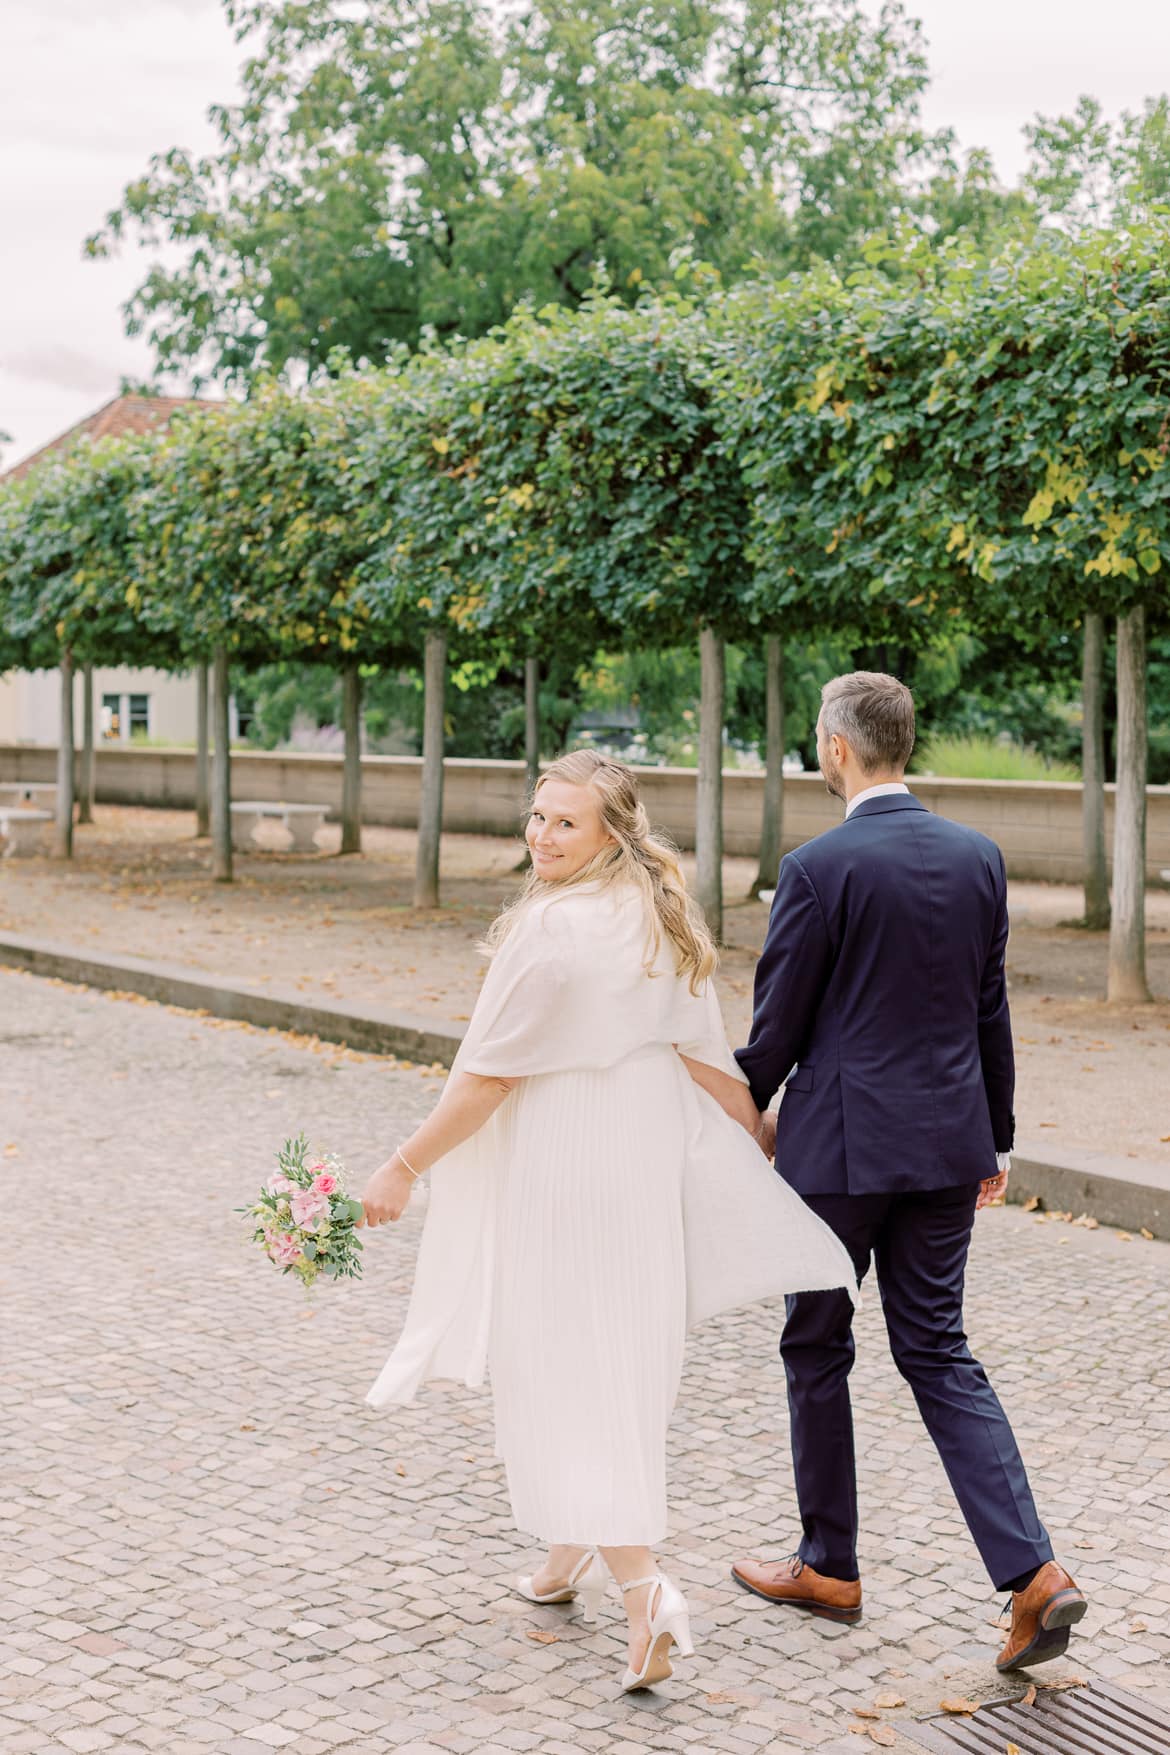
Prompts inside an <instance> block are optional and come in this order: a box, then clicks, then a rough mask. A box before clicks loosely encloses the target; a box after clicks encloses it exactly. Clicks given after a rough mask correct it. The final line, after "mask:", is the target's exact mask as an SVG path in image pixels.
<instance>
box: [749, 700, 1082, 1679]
mask: <svg viewBox="0 0 1170 1755" xmlns="http://www.w3.org/2000/svg"><path fill="white" fill-rule="evenodd" d="M821 701H822V704H821V713H820V717H819V719H818V721H817V754H818V757H819V760H820V766H821V772H822V774H823V775H824V778H825V782H826V784H827V786H828V788H829V791H830V792H832V793H834V794H836V796H837V797H838V798H841V799H843V800H844V801H845V821H844V822H843V823H842V824H840V825H839V826H838V827H837V828H834V829H830V830H829V831H828V832H827V833H826V834H823V835H819V836H818V837H817V838H816V839H815V840H813V841H810V842H808V843H807V844H806V845H805V846H803V847H801V848H800V849H799V850H798V851H797V852H795V853H790V854H788V856H787V857H786V858H785V859H784V861H783V862H782V864H781V867H780V877H779V881H778V887H777V890H776V897H775V901H774V902H773V904H772V913H771V919H770V921H769V925H768V935H767V940H766V942H765V944H764V949H763V953H762V955H761V957H760V962H759V967H758V969H757V971H756V985H755V1010H754V1015H753V1018H752V1032H751V1040H750V1041H749V1043H748V1045H747V1047H746V1048H741V1049H740V1050H739V1051H738V1053H737V1055H736V1058H737V1060H738V1061H739V1063H740V1065H741V1066H742V1068H743V1070H744V1072H745V1073H746V1074H747V1077H748V1080H749V1082H750V1084H751V1092H752V1096H753V1097H754V1099H755V1101H756V1103H757V1105H758V1106H759V1108H760V1109H764V1108H765V1107H766V1105H767V1104H768V1103H769V1102H770V1101H771V1099H772V1097H773V1096H774V1095H775V1092H776V1090H777V1088H778V1087H779V1086H780V1085H781V1084H782V1085H783V1086H784V1101H783V1103H782V1105H781V1108H780V1113H779V1117H778V1121H777V1136H776V1165H777V1169H778V1170H779V1171H780V1173H781V1174H782V1175H783V1176H784V1177H785V1178H786V1179H787V1181H788V1182H789V1183H791V1185H792V1187H793V1188H795V1189H796V1190H797V1192H798V1193H799V1194H801V1195H802V1196H803V1197H804V1199H805V1201H806V1202H807V1204H808V1205H809V1206H811V1207H812V1209H813V1211H814V1212H816V1213H819V1214H820V1216H821V1217H822V1218H823V1219H824V1220H825V1221H826V1223H827V1224H828V1225H829V1226H831V1228H832V1229H833V1230H834V1231H835V1232H836V1233H837V1235H838V1237H840V1238H841V1240H842V1242H843V1243H844V1244H845V1246H846V1248H847V1249H848V1250H849V1252H850V1254H851V1255H852V1257H853V1260H854V1263H855V1265H856V1268H857V1276H858V1280H859V1281H860V1280H861V1278H862V1277H863V1276H864V1275H865V1273H866V1272H867V1270H868V1269H869V1266H870V1263H871V1261H872V1262H873V1265H874V1268H875V1271H876V1275H877V1283H878V1290H879V1293H880V1295H881V1302H882V1311H883V1314H884V1316H885V1320H886V1328H887V1330H888V1333H889V1340H890V1349H891V1351H892V1353H893V1356H894V1362H895V1364H896V1365H897V1367H898V1370H899V1371H900V1372H901V1373H902V1375H903V1377H905V1378H906V1380H907V1382H908V1383H909V1384H910V1387H911V1389H912V1390H913V1392H914V1397H915V1400H916V1401H917V1403H918V1410H919V1413H920V1414H921V1415H922V1418H923V1420H924V1422H925V1424H926V1429H927V1431H928V1432H929V1433H930V1436H931V1438H932V1439H933V1441H934V1444H935V1446H936V1447H937V1449H938V1453H939V1456H940V1457H941V1459H942V1462H943V1466H944V1468H945V1469H946V1471H947V1475H948V1477H949V1479H950V1483H951V1488H952V1490H953V1492H954V1494H955V1497H956V1498H957V1499H958V1501H959V1505H960V1507H961V1508H962V1511H963V1515H964V1517H965V1518H966V1520H967V1525H968V1527H969V1529H970V1531H971V1534H972V1536H973V1537H974V1540H975V1543H976V1546H977V1547H978V1549H979V1552H980V1554H981V1556H982V1558H983V1562H984V1565H985V1566H986V1567H987V1570H988V1572H989V1573H990V1574H991V1579H992V1583H993V1584H994V1585H995V1587H996V1588H997V1589H999V1590H1010V1591H1011V1592H1012V1624H1011V1632H1010V1634H1009V1635H1008V1639H1007V1643H1006V1645H1005V1646H1004V1648H1003V1651H1002V1652H1001V1653H1000V1656H999V1658H998V1660H997V1662H998V1667H999V1669H1001V1670H1010V1669H1016V1668H1021V1667H1024V1666H1028V1665H1032V1664H1039V1663H1044V1662H1046V1661H1047V1660H1048V1659H1049V1658H1054V1657H1059V1656H1060V1654H1061V1653H1062V1652H1063V1651H1064V1650H1065V1648H1066V1646H1067V1645H1068V1639H1069V1631H1068V1630H1069V1628H1070V1626H1072V1625H1073V1624H1074V1623H1075V1622H1077V1621H1079V1620H1080V1619H1081V1617H1082V1616H1083V1615H1084V1613H1085V1607H1086V1604H1085V1599H1084V1597H1083V1596H1082V1595H1081V1592H1080V1591H1079V1590H1078V1589H1077V1587H1076V1585H1075V1584H1074V1582H1073V1580H1072V1579H1071V1578H1070V1577H1069V1575H1068V1573H1067V1572H1065V1571H1064V1569H1063V1568H1062V1567H1060V1566H1058V1565H1057V1563H1056V1561H1055V1560H1054V1559H1053V1556H1052V1546H1051V1543H1050V1542H1049V1539H1048V1535H1047V1532H1046V1531H1045V1529H1044V1526H1043V1525H1042V1524H1041V1522H1040V1519H1039V1517H1038V1516H1037V1513H1036V1507H1035V1504H1034V1503H1033V1499H1032V1493H1031V1489H1030V1487H1029V1485H1028V1477H1027V1475H1026V1473H1025V1471H1024V1465H1023V1462H1022V1461H1021V1459H1020V1453H1019V1450H1018V1449H1017V1447H1016V1441H1015V1438H1014V1437H1013V1436H1012V1430H1011V1427H1010V1426H1009V1425H1008V1422H1007V1418H1006V1416H1005V1414H1004V1411H1003V1409H1002V1408H1001V1406H1000V1404H999V1400H998V1398H997V1397H996V1395H995V1392H994V1390H993V1389H992V1388H991V1386H990V1384H989V1383H988V1381H987V1378H986V1376H985V1374H984V1371H983V1368H982V1366H981V1365H979V1364H978V1362H977V1361H976V1360H975V1359H973V1358H972V1356H971V1352H970V1349H969V1348H968V1346H967V1339H966V1335H965V1333H964V1330H963V1274H964V1269H965V1267H966V1263H967V1250H968V1246H969V1244H970V1241H971V1230H972V1225H973V1223H974V1218H975V1213H976V1210H977V1208H979V1207H981V1206H984V1205H986V1204H987V1202H988V1201H989V1200H991V1199H993V1198H994V1197H995V1196H996V1195H997V1194H999V1193H1001V1192H1002V1191H1003V1189H1004V1188H1005V1187H1006V1184H1007V1176H1008V1168H1009V1159H1008V1153H1009V1151H1010V1149H1011V1145H1012V1136H1013V1129H1014V1116H1013V1114H1012V1096H1013V1088H1014V1082H1015V1071H1014V1063H1013V1056H1012V1038H1011V1026H1010V1023H1009V1020H1008V1003H1007V984H1006V978H1005V974H1004V948H1005V946H1006V944H1007V936H1008V914H1007V879H1006V875H1005V871H1004V862H1003V855H1002V854H1001V853H1000V851H999V848H998V847H996V845H995V843H994V842H993V841H990V840H988V839H987V838H986V837H985V836H983V835H980V834H977V833H975V831H974V830H971V829H966V828H962V827H960V826H959V825H958V824H956V823H951V822H948V821H946V820H945V819H943V818H941V817H936V816H934V815H933V814H932V813H931V812H930V811H928V810H927V809H926V807H925V806H924V805H922V804H920V803H919V801H918V800H917V799H916V798H915V797H914V796H913V795H912V794H911V793H910V792H909V790H908V789H907V787H906V785H905V783H904V781H903V778H902V776H903V773H904V771H905V767H906V763H907V761H908V760H909V758H910V752H911V750H912V748H913V746H914V705H913V701H912V699H911V696H910V691H909V689H907V688H906V687H905V686H904V685H903V684H902V683H900V682H898V681H897V679H896V678H895V677H892V676H884V675H880V674H876V673H873V672H870V671H855V672H853V674H852V675H849V676H839V677H835V678H834V680H833V681H832V682H830V683H827V684H826V685H825V688H824V690H823V691H822V697H821ZM787 1311H788V1319H787V1322H786V1324H785V1328H784V1334H783V1338H782V1340H781V1343H780V1352H781V1355H782V1357H783V1360H784V1367H785V1372H786V1374H787V1379H788V1405H789V1416H790V1422H791V1429H792V1459H793V1466H794V1468H795V1472H796V1491H797V1497H798V1499H799V1502H800V1515H801V1522H802V1525H803V1528H804V1535H803V1539H802V1541H801V1543H800V1547H799V1549H798V1550H797V1552H796V1554H794V1555H793V1556H792V1557H791V1558H789V1559H786V1560H781V1561H771V1562H768V1561H759V1560H740V1561H737V1562H736V1564H735V1565H734V1566H733V1568H732V1576H733V1577H734V1578H735V1579H736V1580H737V1581H738V1582H739V1583H740V1584H741V1585H743V1586H744V1587H745V1588H746V1589H748V1590H751V1591H755V1592H756V1594H757V1595H758V1596H762V1597H766V1598H767V1599H768V1600H769V1601H771V1602H774V1603H778V1604H783V1605H785V1606H788V1607H791V1608H797V1609H805V1610H808V1611H810V1612H811V1613H813V1614H815V1615H821V1616H825V1617H827V1618H828V1619H830V1620H834V1621H845V1622H854V1621H858V1620H860V1619H861V1582H860V1579H859V1576H858V1566H857V1485H856V1478H855V1471H854V1453H853V1422H852V1415H851V1412H850V1403H849V1386H848V1378H849V1369H850V1366H851V1365H852V1363H853V1351H854V1348H853V1335H852V1315H853V1306H852V1304H851V1302H850V1300H849V1298H848V1297H847V1296H846V1294H845V1293H844V1292H803V1293H800V1294H798V1295H797V1296H796V1297H790V1298H789V1299H788V1300H787Z"/></svg>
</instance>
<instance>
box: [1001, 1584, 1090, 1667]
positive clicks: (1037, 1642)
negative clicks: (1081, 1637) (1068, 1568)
mask: <svg viewBox="0 0 1170 1755" xmlns="http://www.w3.org/2000/svg"><path fill="white" fill-rule="evenodd" d="M1088 1607H1089V1605H1088V1603H1087V1602H1086V1601H1085V1599H1084V1597H1083V1596H1082V1595H1081V1593H1080V1591H1072V1590H1062V1591H1057V1593H1056V1595H1055V1596H1053V1597H1049V1599H1048V1601H1047V1602H1046V1603H1045V1605H1044V1607H1043V1609H1042V1610H1041V1611H1040V1624H1039V1626H1038V1628H1037V1630H1036V1637H1035V1638H1034V1639H1033V1640H1032V1642H1031V1644H1029V1645H1026V1646H1025V1647H1024V1649H1023V1651H1021V1652H1018V1653H1017V1654H1016V1656H1015V1657H1014V1658H1012V1659H1011V1660H1010V1662H1008V1663H1006V1664H1005V1663H1003V1662H1002V1661H1000V1660H997V1661H996V1666H995V1667H996V1669H997V1670H998V1671H999V1672H1000V1674H1001V1675H1004V1674H1006V1672H1007V1671H1008V1670H1030V1669H1034V1668H1035V1666H1036V1665H1037V1664H1048V1663H1051V1662H1052V1660H1053V1658H1058V1657H1063V1656H1064V1654H1065V1652H1066V1651H1067V1650H1068V1636H1069V1629H1070V1628H1071V1627H1075V1626H1076V1624H1077V1622H1078V1621H1083V1620H1084V1618H1085V1614H1086V1612H1087V1610H1088Z"/></svg>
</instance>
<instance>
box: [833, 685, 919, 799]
mask: <svg viewBox="0 0 1170 1755" xmlns="http://www.w3.org/2000/svg"><path fill="white" fill-rule="evenodd" d="M821 724H822V726H823V728H824V732H825V736H826V737H831V736H832V735H833V734H834V732H835V733H836V735H837V736H838V737H843V738H844V739H845V742H846V743H847V744H848V745H849V747H850V749H851V750H852V751H853V754H854V755H855V756H856V757H857V760H858V763H859V764H860V766H861V769H862V771H863V772H864V773H866V774H875V773H877V772H879V771H881V770H889V769H893V770H894V772H895V773H898V774H900V773H902V772H903V770H904V769H905V766H906V763H907V762H908V761H909V760H910V752H911V751H912V750H913V748H914V697H913V695H912V694H911V693H910V690H909V689H908V688H907V687H906V684H905V683H902V682H899V681H898V679H897V677H896V676H887V675H886V674H885V672H884V671H881V670H851V671H850V672H849V674H848V676H835V677H833V678H832V680H831V681H830V682H827V683H826V684H825V686H824V688H823V689H822V690H821Z"/></svg>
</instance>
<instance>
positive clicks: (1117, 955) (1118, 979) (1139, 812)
mask: <svg viewBox="0 0 1170 1755" xmlns="http://www.w3.org/2000/svg"><path fill="white" fill-rule="evenodd" d="M1147 736H1148V732H1147V725H1146V620H1145V610H1144V609H1131V610H1129V611H1128V612H1127V613H1126V614H1125V615H1123V616H1119V617H1118V618H1117V796H1116V799H1115V801H1114V805H1115V811H1114V824H1113V925H1112V928H1111V930H1110V934H1109V990H1108V997H1109V998H1110V999H1111V1000H1128V1001H1129V1002H1130V1003H1137V1004H1141V1003H1143V1002H1145V1001H1148V1000H1149V998H1150V988H1149V983H1148V982H1147V980H1146V749H1147Z"/></svg>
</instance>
